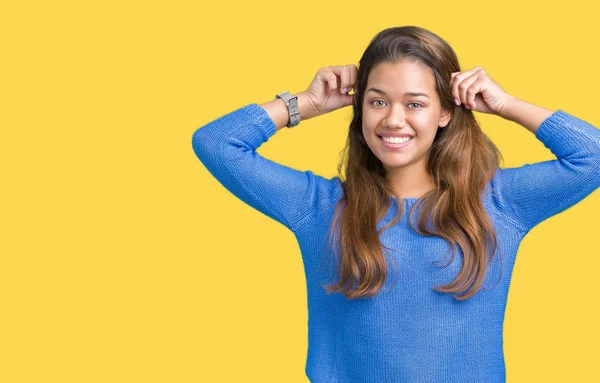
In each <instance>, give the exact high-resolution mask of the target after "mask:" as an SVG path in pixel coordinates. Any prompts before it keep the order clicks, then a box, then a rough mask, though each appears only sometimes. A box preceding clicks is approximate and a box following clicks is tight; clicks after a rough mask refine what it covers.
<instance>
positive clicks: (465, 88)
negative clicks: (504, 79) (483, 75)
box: [458, 72, 479, 106]
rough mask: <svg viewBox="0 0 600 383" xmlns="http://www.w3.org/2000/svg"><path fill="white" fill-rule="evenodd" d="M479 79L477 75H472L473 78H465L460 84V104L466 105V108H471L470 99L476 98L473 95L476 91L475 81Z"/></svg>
mask: <svg viewBox="0 0 600 383" xmlns="http://www.w3.org/2000/svg"><path fill="white" fill-rule="evenodd" d="M478 78H479V75H478V74H477V72H476V73H474V74H472V75H471V76H469V77H467V78H465V79H464V80H462V81H461V82H460V84H458V92H459V96H460V99H459V100H460V102H461V103H463V104H465V106H471V105H470V104H469V103H468V102H469V97H471V96H472V97H473V99H474V98H475V95H472V93H473V92H474V91H475V90H474V88H473V86H472V85H473V83H474V82H475V81H477V79H478Z"/></svg>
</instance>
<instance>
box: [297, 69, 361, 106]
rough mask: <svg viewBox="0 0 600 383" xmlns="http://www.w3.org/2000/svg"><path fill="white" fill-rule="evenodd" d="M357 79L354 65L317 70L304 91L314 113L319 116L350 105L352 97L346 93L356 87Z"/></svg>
mask: <svg viewBox="0 0 600 383" xmlns="http://www.w3.org/2000/svg"><path fill="white" fill-rule="evenodd" d="M357 77H358V67H357V66H356V65H354V64H351V65H337V66H328V67H324V68H321V69H319V70H318V71H317V74H316V75H315V77H314V79H313V81H312V82H311V83H310V85H309V86H308V88H307V89H306V90H305V91H304V94H305V95H306V98H307V100H308V103H309V104H310V105H311V107H312V108H313V110H314V113H315V114H316V115H321V114H325V113H329V112H331V111H333V110H336V109H339V108H343V107H345V106H348V105H352V103H353V102H354V95H353V94H352V95H349V94H348V92H349V91H350V90H351V89H354V87H355V86H356V79H357ZM344 89H346V91H345V92H344Z"/></svg>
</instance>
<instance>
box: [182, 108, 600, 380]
mask: <svg viewBox="0 0 600 383" xmlns="http://www.w3.org/2000/svg"><path fill="white" fill-rule="evenodd" d="M275 133H276V127H275V124H274V122H273V120H272V119H271V118H270V117H269V115H268V114H267V112H266V111H265V110H264V109H263V108H261V107H260V106H259V105H257V104H249V105H246V106H244V107H242V108H240V109H237V110H235V111H233V112H231V113H229V114H227V115H224V116H221V117H219V118H218V119H216V120H214V121H212V122H210V123H208V124H206V125H205V126H203V127H201V128H199V129H198V130H196V131H195V133H194V134H193V138H192V146H193V150H194V152H195V154H196V155H197V156H198V158H199V159H200V161H201V162H202V164H203V165H204V166H206V168H207V169H208V171H209V172H210V173H211V174H212V175H213V176H214V177H215V178H216V179H217V180H218V181H219V182H220V183H221V184H222V185H223V186H224V187H225V188H226V189H227V190H229V191H230V192H231V193H233V194H234V195H235V196H236V197H238V198H239V199H241V200H242V201H243V202H245V203H246V204H248V205H250V206H251V207H253V208H255V209H256V210H258V211H260V212H261V213H263V214H265V215H267V216H269V217H271V218H273V219H274V220H276V221H278V222H280V223H281V224H283V225H285V226H286V227H287V228H288V229H290V230H291V231H292V232H293V233H294V235H295V237H296V239H297V241H298V244H299V247H300V250H301V254H302V260H303V265H304V272H305V277H306V287H307V301H308V302H307V303H308V352H307V360H306V365H305V372H306V375H307V377H308V378H309V380H310V381H311V382H312V383H338V382H339V383H387V382H390V383H391V382H394V383H398V382H410V383H421V382H423V383H425V382H427V383H429V382H445V383H448V382H461V383H467V382H478V383H480V382H485V383H495V382H505V381H506V378H505V376H506V374H505V363H504V354H503V338H502V330H503V321H504V312H505V306H506V298H507V295H508V288H509V284H510V278H511V274H512V269H513V265H514V262H515V256H516V254H517V250H518V248H519V244H520V242H521V240H522V239H523V237H524V236H525V235H526V234H527V233H528V232H529V231H530V230H531V229H532V228H533V227H534V226H536V225H537V224H539V223H540V222H542V221H544V220H546V219H548V218H549V217H551V216H553V215H556V214H558V213H560V212H562V211H564V210H565V209H568V208H569V207H571V206H573V205H575V204H576V203H578V202H579V201H581V200H583V199H584V198H585V197H586V196H588V195H589V194H591V193H592V192H593V191H595V190H596V189H597V188H598V187H600V130H598V129H596V128H595V127H594V126H592V125H590V124H589V123H587V122H585V121H583V120H580V119H578V118H576V117H573V116H571V115H570V114H568V113H566V112H564V111H562V110H558V111H556V112H554V113H553V114H552V115H551V116H549V117H548V118H547V119H546V120H544V121H543V122H542V124H541V125H540V126H539V128H538V129H537V131H536V133H535V137H536V138H537V139H538V140H540V141H541V142H542V143H543V144H544V145H545V146H546V147H547V148H548V149H549V150H550V151H551V152H552V153H553V154H554V155H555V156H556V157H557V159H555V160H549V161H543V162H538V163H534V164H526V165H523V166H521V167H515V168H498V169H497V171H496V173H495V175H494V177H493V179H492V180H491V181H490V182H489V184H488V185H487V188H486V191H485V193H482V198H483V203H484V207H485V209H486V211H487V212H488V214H489V216H490V218H491V219H492V221H493V224H494V227H495V230H496V234H497V238H498V242H499V249H500V250H501V255H502V257H503V258H502V264H501V265H500V264H499V261H498V257H499V254H496V255H495V257H494V260H493V261H492V262H491V263H490V264H489V267H488V270H487V274H486V278H485V280H484V284H483V288H482V289H481V290H479V292H478V293H477V294H475V295H474V296H473V297H472V298H470V299H467V300H465V301H458V300H456V299H455V298H453V297H452V296H451V295H449V294H446V293H438V292H436V291H434V290H433V289H432V287H433V286H436V285H437V286H441V285H442V284H447V283H449V282H451V281H452V280H453V279H454V278H455V276H456V275H457V272H458V271H459V270H460V264H461V259H462V251H461V250H460V247H457V250H456V251H457V255H456V258H455V260H454V261H453V262H452V263H451V264H450V265H449V266H447V267H440V266H439V265H440V264H445V263H447V262H446V261H447V260H448V258H446V259H445V260H444V261H443V262H439V263H437V265H435V264H434V262H436V261H439V260H440V259H441V258H443V257H444V255H445V254H446V252H447V251H448V250H449V247H448V245H447V243H446V242H445V241H444V240H443V239H442V238H439V237H424V236H421V235H418V234H416V233H415V232H413V231H412V229H411V228H410V227H409V225H408V221H407V219H408V218H407V216H408V212H410V209H411V207H412V206H413V205H414V204H415V203H416V202H417V200H418V198H404V199H403V200H401V201H400V203H403V204H404V205H405V214H404V216H403V218H402V220H401V221H400V222H399V223H398V224H396V225H394V226H392V227H390V228H389V229H387V230H385V231H384V232H382V233H381V234H380V239H381V242H382V244H383V245H385V246H388V247H390V248H395V249H396V250H389V255H390V256H391V257H392V258H393V261H394V262H393V263H394V264H395V267H396V269H395V270H393V269H391V268H388V272H389V273H390V274H388V278H387V279H386V284H385V286H384V289H382V290H380V292H379V293H378V294H377V295H376V296H374V297H371V298H360V299H348V298H346V297H345V296H344V295H343V294H340V293H331V294H327V293H326V291H325V290H324V288H323V287H322V284H325V282H326V281H327V282H331V281H332V279H331V275H330V273H331V270H332V269H328V268H327V267H324V266H325V265H326V264H327V263H328V262H329V259H328V258H331V253H330V252H328V251H330V250H328V249H329V248H328V246H327V241H328V234H329V226H330V224H331V222H332V218H333V213H334V209H335V205H336V202H337V201H338V200H339V199H340V198H341V197H342V194H343V191H342V188H341V183H340V179H339V178H338V177H334V178H331V179H327V178H324V177H321V176H319V175H316V174H314V173H313V172H311V171H299V170H295V169H292V168H290V167H286V166H283V165H281V164H278V163H276V162H273V161H271V160H269V159H266V158H264V157H262V156H261V155H260V154H258V153H257V152H256V149H257V148H258V147H260V145H261V144H262V143H264V142H266V141H267V140H268V139H269V137H271V136H272V135H274V134H275ZM390 202H391V207H390V209H389V210H388V213H387V215H386V216H385V217H384V218H383V219H382V221H381V222H380V223H378V228H380V227H381V226H383V225H384V224H385V223H388V222H389V221H390V220H391V219H392V218H393V216H394V214H395V212H396V209H397V207H398V201H397V200H396V199H395V198H394V197H390ZM417 207H418V206H417ZM497 253H498V251H497ZM500 269H502V270H500ZM500 271H502V273H501V274H500ZM392 273H393V274H392ZM392 275H393V276H392ZM500 275H501V278H500V280H499V281H498V278H499V277H500ZM392 279H394V280H393V281H392ZM496 282H497V283H496ZM494 284H495V285H494ZM492 285H494V286H493V287H492Z"/></svg>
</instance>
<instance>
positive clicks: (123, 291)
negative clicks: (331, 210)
mask: <svg viewBox="0 0 600 383" xmlns="http://www.w3.org/2000/svg"><path fill="white" fill-rule="evenodd" d="M0 4H1V11H0V33H1V34H0V35H1V47H0V48H1V49H0V52H1V55H2V59H1V60H0V65H1V66H2V69H1V71H0V76H2V77H1V84H0V89H1V100H0V108H1V112H0V123H1V127H2V139H1V140H0V141H1V145H2V148H1V151H0V154H1V155H2V187H1V190H2V198H1V201H2V202H1V203H2V209H1V217H2V220H1V222H2V227H1V233H2V239H1V241H0V243H1V252H0V257H1V258H0V261H1V264H0V322H1V323H0V381H2V382H6V383H13V382H61V383H66V382H292V383H295V382H305V383H306V382H308V379H307V378H306V377H305V374H304V366H305V360H306V347H307V311H306V290H305V289H306V285H305V281H304V271H303V266H302V260H301V257H300V252H299V248H298V246H297V243H296V241H295V238H294V236H293V234H292V233H291V232H289V231H287V229H286V228H285V227H284V226H282V225H280V224H279V223H277V222H275V221H273V220H271V219H270V218H268V217H267V216H265V215H263V214H261V213H259V212H257V211H255V210H253V209H252V208H251V207H249V206H247V205H245V204H244V203H242V202H241V201H240V200H238V199H237V198H236V197H234V196H233V195H232V194H231V193H229V192H228V191H227V190H226V189H224V188H223V187H222V186H221V185H220V184H219V183H218V182H217V181H216V180H215V179H213V178H212V177H211V175H210V174H209V173H208V171H207V170H206V169H205V168H204V167H203V166H202V164H201V163H200V162H199V161H198V159H197V158H196V157H195V155H194V153H193V151H192V147H191V138H192V134H193V132H194V131H195V130H196V129H197V128H199V127H201V126H203V125H204V124H206V123H208V122H210V121H212V120H214V119H216V118H217V117H219V116H222V115H224V114H226V113H228V112H231V111H233V110H234V109H237V108H239V107H241V106H244V105H247V104H249V103H253V102H256V103H262V102H265V101H268V100H271V99H272V98H273V97H274V95H275V94H276V93H278V92H281V91H284V90H289V91H291V92H292V93H295V92H299V91H302V90H304V89H305V88H306V87H307V86H308V84H309V83H310V81H311V80H312V78H313V76H314V74H315V73H316V71H317V70H318V69H319V68H320V67H322V66H329V65H342V64H352V63H354V64H356V63H358V60H359V58H360V55H361V54H362V52H363V51H364V49H365V48H366V47H367V45H368V43H369V41H370V40H371V39H372V37H373V36H374V35H375V34H376V33H377V32H378V31H380V30H382V29H384V28H387V27H390V26H399V25H418V26H421V27H424V28H427V29H430V30H431V31H433V32H435V33H437V34H439V35H440V36H442V37H443V38H444V39H446V40H447V41H448V42H449V43H450V44H451V45H452V46H453V48H454V49H455V51H456V53H457V55H458V57H459V59H460V62H461V68H462V69H463V70H466V69H470V68H472V67H474V66H477V65H481V66H483V67H484V68H485V69H486V71H487V72H488V74H490V76H491V77H492V78H493V79H494V80H496V81H497V82H498V83H499V84H500V85H501V86H502V87H503V88H504V89H505V90H506V91H507V92H508V93H511V94H514V95H516V96H518V97H520V98H523V99H525V100H527V101H530V102H533V103H535V104H538V105H541V106H544V107H546V108H549V109H552V110H557V109H563V110H565V111H567V112H569V113H571V114H573V115H575V116H577V117H579V118H581V119H584V120H586V121H588V122H590V123H592V124H593V125H595V126H596V127H600V112H599V111H600V109H599V108H598V94H597V92H598V88H599V85H600V80H599V76H598V72H597V70H598V61H597V51H598V45H597V37H598V36H599V35H600V26H599V23H598V20H597V12H596V11H595V10H593V9H591V8H589V7H591V5H589V6H588V5H587V4H591V2H587V1H586V2H584V1H569V2H565V3H563V5H558V6H553V5H551V4H548V3H546V2H542V1H537V2H533V3H531V2H524V1H508V2H503V3H497V4H496V3H489V4H488V3H483V2H469V1H460V2H449V1H440V2H431V1H427V2H419V1H415V2H413V1H379V2H360V3H359V2H357V3H355V4H353V3H351V2H324V1H302V2H286V1H268V2H267V1H265V2H260V3H244V2H239V3H231V2H226V1H223V2H200V1H198V2H192V1H189V2H184V1H169V2H167V1H163V2H157V1H135V2H133V1H128V2H123V1H102V2H100V1H95V2H80V1H52V2H50V1H44V2H42V1H15V0H13V1H6V0H3V1H2V2H1V3H0ZM476 116H477V118H478V120H479V121H480V122H481V124H482V127H483V129H484V130H485V132H486V133H487V134H488V135H489V136H490V137H491V138H492V140H493V141H494V142H495V143H496V144H497V145H498V146H499V148H500V149H501V151H502V153H503V155H504V158H505V160H506V161H505V163H504V166H507V167H508V166H518V165H521V164H524V163H533V162H538V161H544V160H547V159H553V158H554V156H553V155H552V154H551V153H550V152H549V151H548V150H547V149H546V148H545V147H544V146H543V144H542V143H541V142H539V141H537V140H536V139H535V137H534V136H533V135H531V133H529V132H528V131H527V130H526V129H525V128H523V127H521V126H519V125H517V124H514V123H511V122H508V121H505V120H502V119H501V118H499V117H497V116H491V115H482V114H478V113H476ZM350 117H351V108H350V107H348V108H345V109H341V110H337V111H335V112H333V113H330V114H328V115H325V116H321V117H319V118H315V119H312V120H308V121H304V122H303V123H301V125H300V126H299V127H296V128H294V129H293V130H285V129H284V130H282V131H281V132H279V133H277V135H276V136H274V137H273V138H272V139H271V140H269V142H268V143H265V144H264V145H263V146H262V147H261V148H260V150H259V153H261V154H262V155H263V156H265V157H267V158H270V159H272V160H274V161H277V162H279V163H282V164H285V165H288V166H292V167H295V168H297V169H299V170H308V169H311V170H313V171H314V172H315V173H317V174H321V175H323V176H326V177H331V176H334V175H335V172H336V165H337V160H338V154H339V152H340V150H341V149H342V148H343V145H344V142H345V134H346V132H347V128H348V123H349V121H350ZM599 212H600V192H595V193H593V194H592V195H590V196H589V197H588V198H586V199H585V200H583V201H582V202H580V203H579V204H578V205H576V206H574V207H572V208H570V209H569V210H567V211H565V212H563V213H561V214H559V215H557V216H555V217H552V218H550V219H548V220H547V221H544V222H543V223H542V224H540V225H539V226H538V227H536V228H535V229H533V230H532V231H531V232H530V233H529V235H528V236H527V237H526V238H525V240H524V241H523V243H522V245H521V248H520V251H519V254H518V257H517V262H516V266H515V269H514V273H513V278H512V285H511V289H510V294H509V299H508V306H507V310H506V320H505V327H504V351H505V357H506V365H507V378H508V379H507V380H508V381H509V382H514V383H516V382H567V381H569V382H592V381H594V382H597V381H600V372H599V370H598V342H599V341H600V330H599V328H598V326H597V323H600V315H599V313H598V302H599V300H598V294H599V293H600V287H598V283H597V281H598V270H600V259H599V257H598V255H599V251H598V246H597V243H598V242H597V241H598V234H597V229H596V227H597V223H596V217H597V216H598V213H599Z"/></svg>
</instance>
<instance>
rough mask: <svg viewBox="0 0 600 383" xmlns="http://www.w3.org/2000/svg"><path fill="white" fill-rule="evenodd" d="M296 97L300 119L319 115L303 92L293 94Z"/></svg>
mask: <svg viewBox="0 0 600 383" xmlns="http://www.w3.org/2000/svg"><path fill="white" fill-rule="evenodd" d="M294 96H297V97H298V109H299V110H300V121H302V120H308V119H309V118H313V117H316V116H318V115H319V113H318V111H317V110H316V108H315V106H314V105H313V103H312V101H311V100H310V98H309V97H308V95H307V94H306V93H305V92H299V93H296V94H294Z"/></svg>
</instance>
